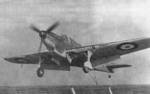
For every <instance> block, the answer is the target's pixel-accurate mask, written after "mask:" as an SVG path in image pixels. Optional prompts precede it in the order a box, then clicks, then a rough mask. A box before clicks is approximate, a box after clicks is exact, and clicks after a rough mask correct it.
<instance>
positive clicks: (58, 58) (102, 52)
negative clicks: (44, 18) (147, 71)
mask: <svg viewBox="0 0 150 94" xmlns="http://www.w3.org/2000/svg"><path fill="white" fill-rule="evenodd" d="M58 25H59V22H56V23H54V24H53V25H52V26H51V27H49V28H48V29H47V30H39V29H38V28H37V27H35V26H34V25H31V27H30V28H31V29H32V30H33V31H35V32H37V33H38V34H39V36H40V40H41V41H40V46H39V48H38V52H37V53H34V54H29V55H21V56H16V57H7V58H4V59H5V60H7V61H9V62H13V63H17V64H38V65H39V66H38V69H37V76H38V77H43V75H44V70H46V69H47V70H61V71H70V67H80V68H82V69H83V71H84V72H85V73H88V72H90V71H102V72H107V73H114V69H115V68H124V67H130V66H131V65H128V64H112V63H111V62H112V61H115V60H117V59H119V58H120V57H121V56H122V55H125V54H129V53H131V52H135V51H139V50H143V49H146V48H149V47H150V38H136V39H130V40H124V41H117V42H110V43H103V44H95V45H88V46H81V44H79V43H77V42H76V41H75V40H73V39H72V38H71V37H68V36H66V35H58V34H56V33H53V32H52V30H54V29H56V27H57V26H58ZM43 44H44V45H45V46H46V48H47V49H48V51H46V52H41V48H42V45H43ZM109 77H111V76H110V75H109Z"/></svg>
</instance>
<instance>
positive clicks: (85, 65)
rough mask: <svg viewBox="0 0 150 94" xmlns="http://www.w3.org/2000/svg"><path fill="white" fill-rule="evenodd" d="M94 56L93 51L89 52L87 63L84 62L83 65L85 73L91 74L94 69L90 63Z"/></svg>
mask: <svg viewBox="0 0 150 94" xmlns="http://www.w3.org/2000/svg"><path fill="white" fill-rule="evenodd" d="M92 54H93V53H92V52H91V51H87V61H86V62H84V65H83V71H84V73H89V72H90V71H91V70H92V69H93V66H92V64H91V61H90V59H91V56H92Z"/></svg>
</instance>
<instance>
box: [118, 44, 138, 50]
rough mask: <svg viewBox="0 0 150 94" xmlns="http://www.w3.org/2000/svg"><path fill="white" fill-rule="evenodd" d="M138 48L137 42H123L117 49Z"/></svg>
mask: <svg viewBox="0 0 150 94" xmlns="http://www.w3.org/2000/svg"><path fill="white" fill-rule="evenodd" d="M136 48H137V44H135V43H122V44H120V45H118V46H117V49H119V50H132V49H136Z"/></svg>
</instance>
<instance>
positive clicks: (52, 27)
mask: <svg viewBox="0 0 150 94" xmlns="http://www.w3.org/2000/svg"><path fill="white" fill-rule="evenodd" d="M58 25H59V22H55V23H54V24H53V25H52V26H51V27H49V28H48V29H47V31H46V33H50V32H51V31H52V30H54V29H55V28H56V27H57V26H58Z"/></svg>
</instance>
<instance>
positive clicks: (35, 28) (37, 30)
mask: <svg viewBox="0 0 150 94" xmlns="http://www.w3.org/2000/svg"><path fill="white" fill-rule="evenodd" d="M30 28H31V29H32V30H34V31H36V32H38V33H39V32H41V31H40V30H39V29H38V28H37V27H35V26H34V25H31V26H30Z"/></svg>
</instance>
